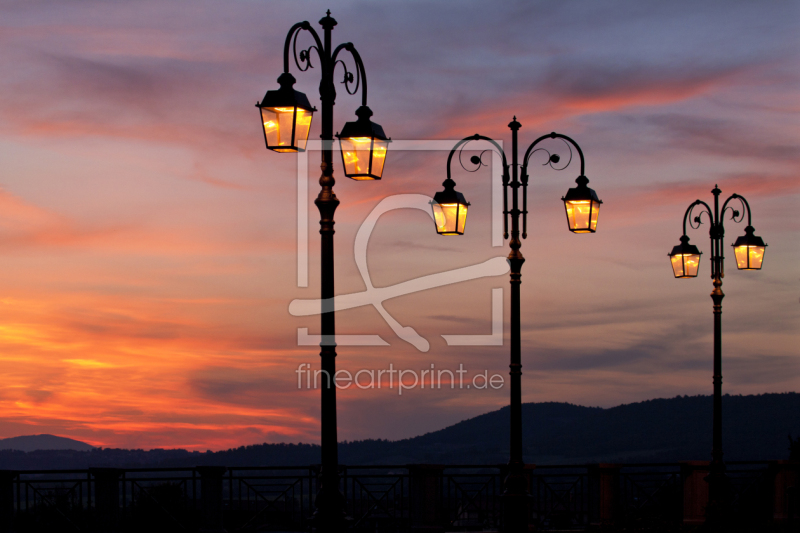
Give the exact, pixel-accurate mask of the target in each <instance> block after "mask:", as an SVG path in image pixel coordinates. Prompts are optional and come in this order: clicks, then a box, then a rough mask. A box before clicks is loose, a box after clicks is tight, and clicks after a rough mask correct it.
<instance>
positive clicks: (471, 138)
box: [447, 133, 508, 180]
mask: <svg viewBox="0 0 800 533" xmlns="http://www.w3.org/2000/svg"><path fill="white" fill-rule="evenodd" d="M471 141H488V142H490V143H491V144H492V145H493V146H494V147H495V148H497V153H499V154H500V156H501V157H502V158H503V174H504V180H505V175H507V174H508V163H507V162H506V154H505V152H504V151H503V149H502V148H501V147H500V145H499V144H497V141H495V140H494V139H492V138H491V137H486V136H484V135H479V134H477V133H476V134H475V135H470V136H469V137H464V138H463V139H461V140H460V141H458V142H457V143H456V145H455V146H453V149H452V150H450V155H448V156H447V179H451V178H450V162H451V161H452V160H453V155H455V153H456V151H457V150H458V148H459V147H460V146H463V145H465V144H467V143H468V142H471ZM462 149H463V148H462Z"/></svg>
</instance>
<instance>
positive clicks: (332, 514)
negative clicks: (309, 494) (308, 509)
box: [311, 486, 353, 533]
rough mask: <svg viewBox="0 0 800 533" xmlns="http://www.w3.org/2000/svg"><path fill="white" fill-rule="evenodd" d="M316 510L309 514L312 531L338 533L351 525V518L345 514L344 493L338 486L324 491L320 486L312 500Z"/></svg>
mask: <svg viewBox="0 0 800 533" xmlns="http://www.w3.org/2000/svg"><path fill="white" fill-rule="evenodd" d="M314 505H315V506H316V510H315V511H314V514H313V515H312V516H311V527H312V531H316V532H318V533H339V532H340V531H347V530H348V529H350V526H352V523H353V519H352V518H350V517H349V516H347V510H346V508H345V499H344V495H343V494H342V493H341V492H339V490H338V488H334V489H333V490H330V491H326V490H325V487H324V486H323V487H320V490H319V492H318V493H317V498H316V501H315V502H314Z"/></svg>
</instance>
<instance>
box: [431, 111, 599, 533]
mask: <svg viewBox="0 0 800 533" xmlns="http://www.w3.org/2000/svg"><path fill="white" fill-rule="evenodd" d="M508 127H509V128H510V129H511V139H512V141H511V150H512V160H511V165H509V164H508V162H507V160H506V154H505V153H504V152H503V149H502V148H500V145H499V144H497V142H496V141H494V140H493V139H490V138H489V137H484V136H483V135H478V134H476V135H473V136H471V137H465V138H464V139H462V140H460V141H459V142H458V143H456V145H455V146H454V147H453V149H452V150H451V151H450V155H449V156H448V158H447V179H446V180H445V181H444V183H443V185H444V191H442V192H439V193H436V195H435V196H434V199H433V202H431V206H432V208H433V215H434V222H435V224H436V231H437V233H439V234H440V235H463V234H464V228H465V225H466V221H467V208H468V207H469V205H470V204H469V203H468V202H467V201H466V199H465V198H464V195H463V194H461V193H460V192H458V191H456V190H455V182H454V181H453V180H452V179H451V177H450V163H451V162H452V160H453V155H454V154H455V153H456V151H457V150H458V151H459V161H460V160H461V151H462V150H463V149H464V145H466V144H467V143H468V142H470V141H477V140H484V141H488V142H490V143H491V144H492V145H493V146H494V147H495V148H496V149H497V152H498V153H499V154H500V156H501V157H502V158H503V214H504V215H505V219H504V237H505V238H506V239H508V238H509V231H508V215H511V233H510V237H511V240H510V241H509V246H510V248H511V252H510V253H509V254H508V261H509V263H510V265H511V357H510V359H511V363H510V364H509V368H510V369H511V370H510V372H509V375H510V376H511V391H510V395H511V397H510V407H511V408H510V411H511V443H510V459H509V462H508V476H507V477H506V479H505V481H504V491H503V531H507V532H522V531H525V532H527V531H528V499H529V498H530V495H529V493H528V487H527V482H526V480H525V476H524V462H523V458H522V389H521V377H522V364H521V363H520V345H521V341H520V292H519V291H520V284H521V283H522V274H521V269H522V263H524V262H525V258H524V257H523V256H522V253H521V252H520V251H519V249H520V247H521V246H522V243H521V241H520V223H519V222H520V220H519V219H520V215H522V238H523V239H524V238H526V237H527V236H528V234H527V215H528V208H527V206H528V160H529V158H530V157H531V155H532V154H533V153H535V152H538V151H540V150H541V151H543V152H545V153H547V155H548V159H547V162H545V163H544V164H545V165H549V166H550V167H551V168H553V169H555V170H563V169H565V168H566V167H567V166H569V164H570V163H571V162H572V148H571V146H570V145H572V146H574V147H575V149H576V150H577V152H578V155H579V156H580V160H581V173H580V176H578V179H576V180H575V181H576V183H577V184H578V186H577V187H574V188H572V189H569V191H568V192H567V195H566V196H564V197H563V198H562V200H563V201H564V207H565V209H566V212H567V224H568V227H569V230H570V231H572V232H574V233H594V232H595V231H596V230H597V216H598V214H599V210H600V204H601V203H602V202H601V201H600V200H599V199H598V198H597V194H595V192H594V191H593V190H592V189H590V188H588V187H587V186H586V184H587V183H589V180H588V179H586V176H584V161H583V151H582V150H581V149H580V147H579V146H578V144H577V143H576V142H575V141H573V140H572V139H570V138H569V137H567V136H566V135H561V134H560V133H550V134H548V135H542V136H541V137H539V138H538V139H536V140H535V141H533V143H532V144H531V145H530V146H529V147H528V149H527V150H526V151H525V157H523V159H522V168H521V169H520V165H519V163H518V161H517V131H518V130H519V129H520V127H521V124H520V123H519V122H517V117H514V120H513V121H512V122H511V123H510V124H509V125H508ZM545 139H561V140H562V141H564V143H565V144H566V145H567V148H569V153H570V158H569V160H568V161H567V163H566V164H565V165H564V166H562V167H555V166H553V165H554V164H557V163H558V162H559V161H560V157H559V156H558V154H550V152H548V151H547V150H545V149H544V148H536V149H535V147H536V146H537V145H538V144H539V143H540V142H541V141H543V140H545ZM487 151H488V150H487ZM481 155H483V154H481ZM470 161H471V162H472V164H474V165H477V166H476V168H475V170H478V168H479V167H480V166H481V164H482V161H481V158H480V157H479V156H473V157H472V158H471V159H470ZM462 167H463V164H462ZM465 170H466V168H465ZM473 172H474V171H473ZM520 187H522V209H520V208H519V189H520ZM509 189H511V209H510V210H509V209H508V190H509Z"/></svg>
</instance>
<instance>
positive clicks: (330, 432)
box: [256, 11, 390, 531]
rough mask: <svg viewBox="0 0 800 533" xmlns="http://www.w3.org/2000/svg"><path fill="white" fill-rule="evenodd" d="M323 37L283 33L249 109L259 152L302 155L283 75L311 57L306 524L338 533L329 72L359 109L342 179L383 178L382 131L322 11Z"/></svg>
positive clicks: (341, 520)
mask: <svg viewBox="0 0 800 533" xmlns="http://www.w3.org/2000/svg"><path fill="white" fill-rule="evenodd" d="M319 23H320V25H321V26H322V29H323V38H322V39H320V37H319V35H318V34H317V32H316V31H314V28H312V27H311V24H309V23H308V21H305V22H298V23H297V24H295V25H294V26H292V28H291V29H290V30H289V33H288V35H287V36H286V44H285V45H284V49H283V74H281V75H280V77H279V78H278V83H279V84H280V88H279V89H277V90H275V91H267V94H266V95H265V96H264V99H263V100H262V101H261V102H260V103H256V107H258V108H259V112H260V115H261V123H262V125H263V132H264V141H265V142H266V145H267V148H268V149H270V150H273V151H275V152H303V151H305V149H306V142H307V139H308V132H309V130H310V128H311V119H312V117H313V113H314V112H315V111H316V108H314V107H312V106H311V104H310V103H309V101H308V98H307V97H306V95H304V94H303V93H301V92H299V91H295V90H294V89H293V88H292V86H293V85H294V83H295V78H294V76H292V75H291V74H290V73H289V52H290V49H291V52H292V55H293V57H294V62H295V64H296V65H297V68H298V69H300V71H301V72H304V71H306V70H308V69H309V68H312V67H313V65H312V63H311V50H314V51H316V53H317V57H318V59H319V64H320V71H321V77H322V80H321V81H320V85H319V97H320V104H321V106H322V131H321V134H320V138H321V139H322V163H321V164H320V168H321V169H322V176H321V177H320V179H319V184H320V187H321V190H320V192H319V195H318V196H317V199H316V200H315V201H314V203H315V204H316V205H317V208H319V213H320V230H319V232H320V234H321V255H320V262H321V268H320V271H321V293H322V300H323V306H322V314H321V325H322V342H321V343H320V346H321V352H320V357H321V368H322V371H323V376H326V377H327V379H322V383H321V404H322V409H321V447H322V468H321V472H320V484H319V491H318V492H317V497H316V500H315V503H314V505H315V511H314V517H313V522H314V524H315V526H316V527H317V529H318V530H320V531H338V530H340V529H342V528H343V527H344V526H345V522H346V520H347V518H346V510H345V501H344V496H342V493H341V491H340V490H339V455H338V450H337V447H338V438H337V434H336V433H337V429H336V387H335V384H334V383H333V377H334V375H335V374H336V343H335V342H334V339H335V335H336V322H335V317H334V307H333V296H334V284H333V281H334V278H333V234H334V230H333V225H334V220H333V214H334V211H336V207H337V206H338V205H339V200H338V199H337V198H336V195H335V194H334V193H333V185H334V183H335V180H334V179H333V142H334V140H333V138H334V135H333V104H334V102H335V100H336V89H335V86H334V77H333V75H334V70H335V68H336V65H337V64H341V65H342V67H343V68H344V79H343V81H342V83H344V86H345V90H346V91H347V93H348V94H355V93H356V92H357V91H358V89H359V86H360V87H361V107H359V108H358V110H357V111H356V116H357V117H358V118H357V120H355V121H353V122H348V123H346V124H345V125H344V127H343V128H342V132H341V134H340V135H339V134H337V135H336V137H337V138H338V139H339V143H340V148H341V151H342V162H343V166H344V173H345V176H347V177H350V178H353V179H355V180H379V179H381V176H382V174H383V163H384V161H385V158H386V150H387V148H388V143H389V142H390V139H388V138H387V137H386V136H385V135H384V133H383V128H381V127H380V126H379V125H378V124H375V123H374V122H371V121H370V120H369V119H370V117H371V116H372V111H371V110H370V109H369V107H367V77H366V73H365V72H364V64H363V62H362V61H361V56H360V55H359V54H358V52H357V51H356V49H355V47H354V46H353V44H352V43H343V44H340V45H339V46H337V47H336V48H333V47H332V45H331V31H332V30H333V27H334V26H336V20H334V19H333V18H332V17H331V12H330V11H328V12H327V14H326V16H325V17H323V18H322V19H321V20H320V21H319ZM300 30H305V31H307V32H309V33H310V34H311V36H312V37H313V38H314V43H315V44H314V45H312V46H310V47H309V48H307V49H304V50H301V51H300V53H299V56H298V53H297V37H298V35H299V34H300ZM343 50H345V51H347V52H349V53H350V55H351V56H352V57H353V60H354V61H355V64H356V69H355V75H354V73H353V72H349V71H348V70H347V66H346V65H345V63H344V61H343V60H342V59H339V54H340V53H341V52H342V51H343Z"/></svg>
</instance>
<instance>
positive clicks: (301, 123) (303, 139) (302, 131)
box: [294, 107, 314, 152]
mask: <svg viewBox="0 0 800 533" xmlns="http://www.w3.org/2000/svg"><path fill="white" fill-rule="evenodd" d="M295 109H297V120H296V121H295V128H294V138H295V142H296V143H297V144H296V146H297V149H298V150H299V151H301V152H305V150H306V143H307V142H308V132H309V130H311V117H313V116H314V114H313V113H312V112H311V111H307V110H305V109H303V108H301V107H297V108H295Z"/></svg>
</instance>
